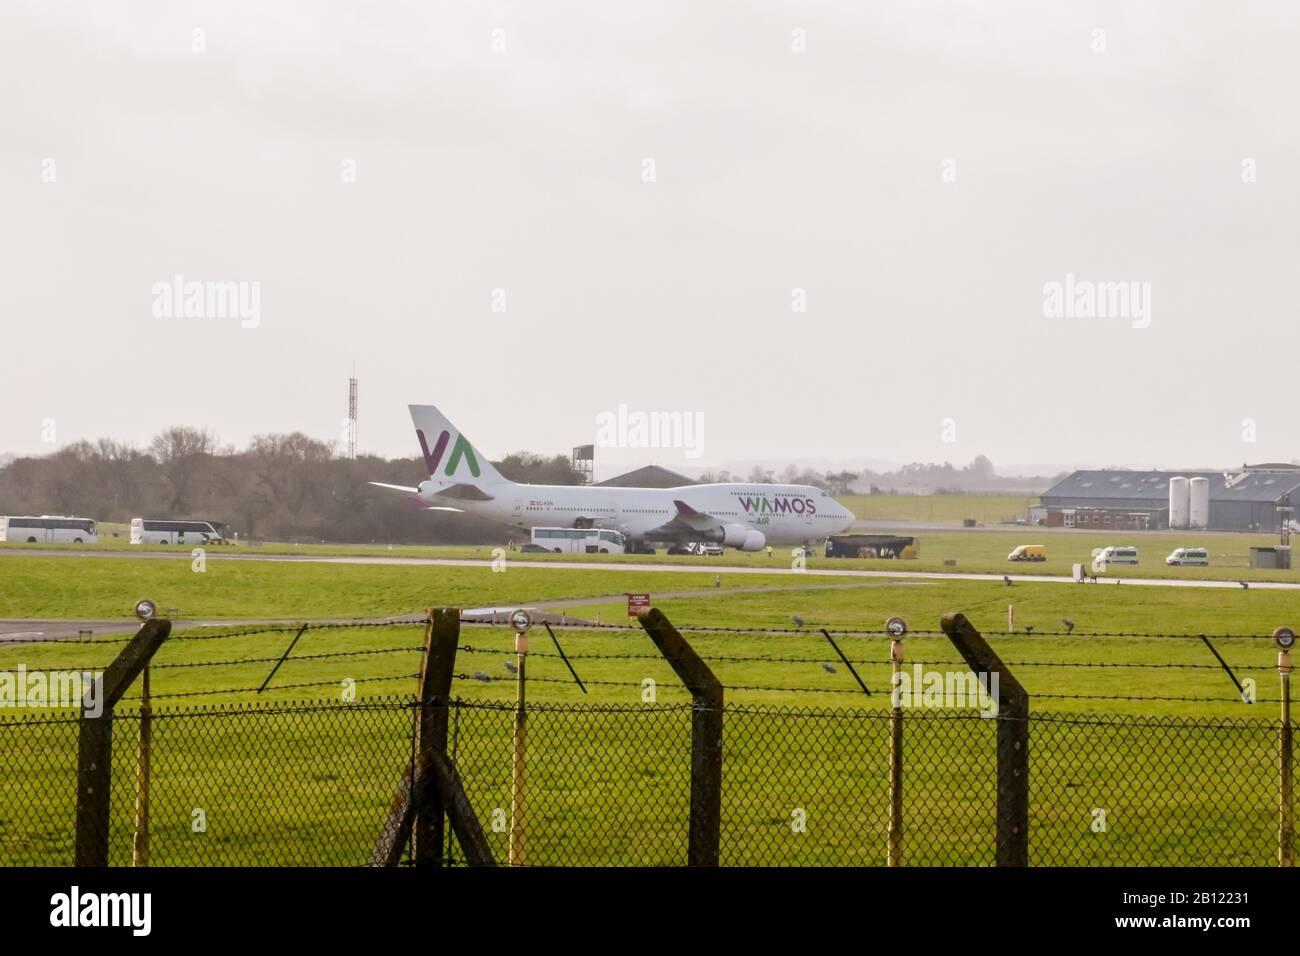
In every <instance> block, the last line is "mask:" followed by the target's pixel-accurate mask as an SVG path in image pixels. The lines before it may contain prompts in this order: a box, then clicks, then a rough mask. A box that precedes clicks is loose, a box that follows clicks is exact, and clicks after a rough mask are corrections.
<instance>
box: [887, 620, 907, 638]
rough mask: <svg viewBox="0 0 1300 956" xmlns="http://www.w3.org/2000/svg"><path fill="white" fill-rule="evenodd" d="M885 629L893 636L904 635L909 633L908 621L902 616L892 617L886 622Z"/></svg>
mask: <svg viewBox="0 0 1300 956" xmlns="http://www.w3.org/2000/svg"><path fill="white" fill-rule="evenodd" d="M885 630H886V631H888V632H889V634H890V635H891V636H892V637H902V636H903V635H904V634H906V633H907V622H906V621H904V620H903V619H902V618H901V617H891V618H890V619H889V620H888V621H886V622H885Z"/></svg>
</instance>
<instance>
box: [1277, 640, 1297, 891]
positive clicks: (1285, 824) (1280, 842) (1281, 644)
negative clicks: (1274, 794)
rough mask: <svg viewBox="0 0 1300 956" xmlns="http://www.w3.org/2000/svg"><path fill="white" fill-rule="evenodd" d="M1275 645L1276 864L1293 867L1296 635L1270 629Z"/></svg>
mask: <svg viewBox="0 0 1300 956" xmlns="http://www.w3.org/2000/svg"><path fill="white" fill-rule="evenodd" d="M1273 641H1274V642H1275V643H1276V644H1277V646H1278V652H1277V672H1278V674H1280V675H1281V678H1282V694H1281V697H1280V699H1281V702H1282V724H1281V726H1280V727H1279V728H1278V741H1277V743H1278V748H1277V758H1278V807H1277V865H1278V866H1295V796H1294V778H1293V776H1292V763H1291V759H1292V749H1291V647H1292V645H1293V644H1295V634H1294V633H1293V632H1292V631H1291V629H1290V628H1285V627H1279V628H1278V629H1277V630H1275V631H1274V632H1273Z"/></svg>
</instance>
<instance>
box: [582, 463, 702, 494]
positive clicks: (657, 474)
mask: <svg viewBox="0 0 1300 956" xmlns="http://www.w3.org/2000/svg"><path fill="white" fill-rule="evenodd" d="M596 484H597V485H598V486H600V487H604V488H681V487H682V486H684V485H693V484H695V480H694V479H693V478H687V477H686V476H685V475H679V474H677V472H675V471H669V470H668V469H667V468H661V467H660V466H659V465H646V466H645V467H644V468H637V469H635V470H634V471H629V472H627V473H626V474H623V475H619V476H617V477H616V478H606V479H605V480H604V481H598V482H596Z"/></svg>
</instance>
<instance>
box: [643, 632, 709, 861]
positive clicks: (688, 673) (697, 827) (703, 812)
mask: <svg viewBox="0 0 1300 956" xmlns="http://www.w3.org/2000/svg"><path fill="white" fill-rule="evenodd" d="M637 617H638V619H639V620H640V622H641V626H642V627H643V628H645V632H646V633H647V634H649V635H650V639H651V640H652V641H654V642H655V646H656V647H658V648H659V652H660V653H661V654H663V656H664V658H665V659H666V660H667V661H668V664H669V666H670V667H672V669H673V671H675V672H676V674H677V676H678V677H679V678H680V679H681V682H682V683H683V684H684V685H685V686H686V689H687V690H689V691H690V692H691V706H692V713H691V827H690V848H689V850H688V853H687V863H688V864H689V865H690V866H717V865H718V860H719V856H720V852H719V851H720V846H721V841H722V684H721V683H719V681H718V679H717V678H716V677H714V676H713V671H711V670H709V667H708V665H707V664H705V663H704V661H702V660H701V659H700V657H699V655H698V654H696V653H695V650H694V648H692V647H691V645H690V644H688V643H687V642H686V639H685V638H684V637H682V635H681V634H679V633H678V632H677V629H676V628H674V627H673V626H672V624H671V623H670V622H669V620H668V618H666V617H664V615H663V613H662V612H661V611H660V610H659V609H658V608H653V607H652V608H646V609H644V610H642V611H641V612H639V613H638V615H637Z"/></svg>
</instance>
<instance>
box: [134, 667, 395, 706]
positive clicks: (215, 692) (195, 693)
mask: <svg viewBox="0 0 1300 956" xmlns="http://www.w3.org/2000/svg"><path fill="white" fill-rule="evenodd" d="M419 676H420V675H419V674H393V675H391V676H388V677H354V678H348V679H349V680H352V681H353V683H356V684H377V683H380V682H383V681H394V680H417V679H418V678H419ZM342 680H343V679H342V678H335V679H334V680H318V681H304V682H301V683H296V684H276V685H273V686H271V687H266V688H261V687H219V688H214V689H211V690H189V691H173V692H171V693H165V692H164V693H154V692H151V693H150V694H149V699H150V700H160V699H163V698H166V699H173V698H179V697H219V696H221V695H222V694H256V693H266V692H267V691H282V690H300V689H302V688H304V687H337V686H339V684H340V683H342ZM121 699H122V700H132V701H141V700H143V699H144V698H143V697H142V696H141V695H139V694H132V695H129V696H124V697H122V698H121Z"/></svg>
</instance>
